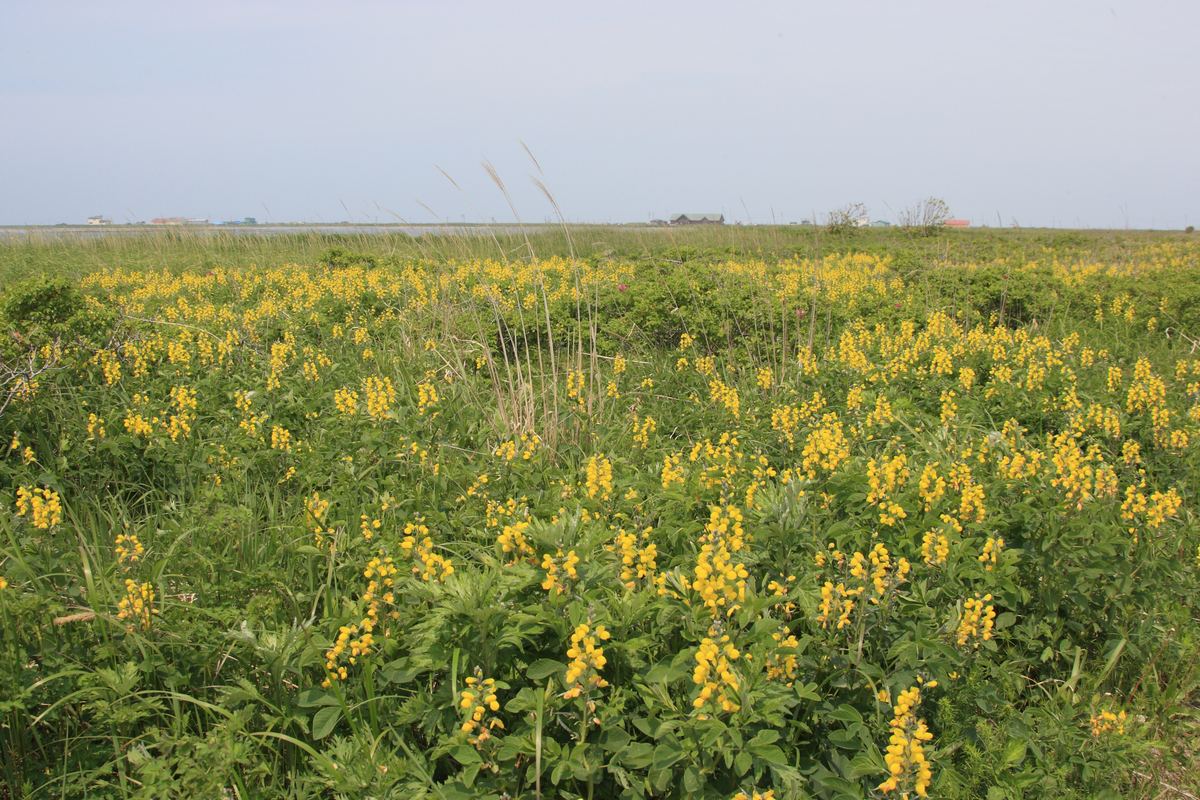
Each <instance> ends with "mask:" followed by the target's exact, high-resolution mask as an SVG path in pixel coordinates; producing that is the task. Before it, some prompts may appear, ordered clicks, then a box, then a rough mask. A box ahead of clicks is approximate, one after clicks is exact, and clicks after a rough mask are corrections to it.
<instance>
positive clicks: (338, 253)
mask: <svg viewBox="0 0 1200 800" xmlns="http://www.w3.org/2000/svg"><path fill="white" fill-rule="evenodd" d="M320 261H321V263H322V264H324V265H325V266H327V267H329V268H330V269H344V268H346V267H374V266H375V265H376V261H375V256H373V255H369V254H367V253H351V252H347V251H345V250H342V249H341V248H338V247H333V248H330V249H329V250H326V251H325V252H324V253H322V254H321V258H320Z"/></svg>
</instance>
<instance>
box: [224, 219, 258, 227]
mask: <svg viewBox="0 0 1200 800" xmlns="http://www.w3.org/2000/svg"><path fill="white" fill-rule="evenodd" d="M217 224H218V225H257V224H258V220H257V219H255V218H254V217H242V218H241V219H227V220H225V221H224V222H219V223H217Z"/></svg>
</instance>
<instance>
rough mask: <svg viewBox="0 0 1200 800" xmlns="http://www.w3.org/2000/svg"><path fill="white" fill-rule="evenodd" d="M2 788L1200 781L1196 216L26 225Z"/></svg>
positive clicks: (1121, 788) (529, 792)
mask: <svg viewBox="0 0 1200 800" xmlns="http://www.w3.org/2000/svg"><path fill="white" fill-rule="evenodd" d="M0 288H2V290H3V294H2V296H0V329H2V332H3V340H2V341H0V454H2V458H0V797H11V798H21V797H78V796H88V797H144V798H161V797H221V798H251V797H295V798H300V797H355V798H357V797H403V798H410V797H411V798H425V797H427V798H446V799H447V800H449V799H452V798H512V799H516V798H525V799H532V798H538V799H539V800H540V799H541V798H589V800H590V799H591V798H615V797H622V798H682V797H689V798H712V799H713V800H717V799H720V800H783V799H784V798H830V799H832V798H839V799H840V798H904V799H905V800H909V799H910V798H916V797H936V798H964V799H965V798H987V800H1003V799H1004V798H1013V799H1015V798H1034V797H1044V798H1081V799H1082V798H1106V797H1107V798H1117V797H1141V798H1158V797H1163V798H1167V797H1181V798H1187V797H1194V796H1195V795H1196V793H1197V792H1200V771H1198V770H1197V769H1196V767H1195V763H1196V761H1197V759H1198V758H1200V731H1198V728H1197V702H1198V699H1200V666H1198V663H1200V641H1198V638H1197V632H1198V630H1200V629H1198V627H1197V624H1196V621H1197V611H1198V608H1197V606H1198V599H1197V598H1198V596H1200V527H1198V525H1197V513H1196V509H1197V488H1198V487H1200V457H1198V456H1197V443H1198V442H1200V239H1198V238H1197V237H1196V236H1195V235H1194V234H1193V235H1190V236H1189V235H1186V234H1167V233H1160V234H1153V233H1131V232H1063V231H1019V230H1015V231H1013V230H979V231H947V232H943V233H939V234H935V235H928V236H927V235H915V234H912V233H908V232H905V231H899V230H893V231H875V230H865V231H851V232H846V233H840V234H836V235H834V234H829V233H826V232H824V231H821V230H819V229H815V228H814V229H804V228H786V227H779V228H747V229H737V228H733V227H728V228H721V229H697V230H688V231H679V230H666V231H663V230H653V229H617V228H603V227H572V228H562V229H556V228H546V229H541V230H532V231H524V232H521V231H516V232H510V233H502V234H494V233H493V234H488V235H483V236H478V235H477V236H469V235H462V236H445V237H419V238H412V237H408V236H380V237H370V236H361V237H331V236H325V235H287V236H273V237H261V238H260V237H245V236H238V237H221V236H206V235H205V236H202V235H189V234H187V233H175V234H155V235H152V236H145V237H130V238H119V239H118V238H113V239H98V240H89V241H80V240H74V239H70V238H46V239H44V240H42V239H33V240H29V239H25V240H15V241H10V242H6V243H0Z"/></svg>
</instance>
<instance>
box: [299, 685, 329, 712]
mask: <svg viewBox="0 0 1200 800" xmlns="http://www.w3.org/2000/svg"><path fill="white" fill-rule="evenodd" d="M296 702H297V704H299V706H300V707H301V708H316V707H317V706H336V705H337V704H338V699H337V698H336V697H334V696H333V695H332V694H330V693H329V692H327V691H325V690H324V689H305V690H304V691H303V692H301V693H300V695H299V696H298V697H297V698H296Z"/></svg>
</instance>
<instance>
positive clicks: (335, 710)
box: [312, 706, 342, 739]
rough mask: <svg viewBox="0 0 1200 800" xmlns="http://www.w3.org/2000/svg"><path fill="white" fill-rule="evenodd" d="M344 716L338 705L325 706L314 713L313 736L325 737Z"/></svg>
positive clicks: (316, 737) (315, 737)
mask: <svg viewBox="0 0 1200 800" xmlns="http://www.w3.org/2000/svg"><path fill="white" fill-rule="evenodd" d="M341 718H342V709H341V708H340V707H338V706H325V707H324V708H322V709H321V710H320V711H318V712H317V713H316V714H314V715H313V721H312V736H313V738H314V739H324V738H325V737H326V736H328V735H329V734H330V733H332V732H333V729H334V726H336V725H337V724H338V721H339V720H340V719H341Z"/></svg>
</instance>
